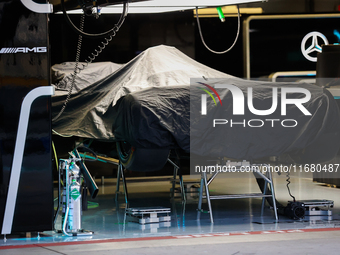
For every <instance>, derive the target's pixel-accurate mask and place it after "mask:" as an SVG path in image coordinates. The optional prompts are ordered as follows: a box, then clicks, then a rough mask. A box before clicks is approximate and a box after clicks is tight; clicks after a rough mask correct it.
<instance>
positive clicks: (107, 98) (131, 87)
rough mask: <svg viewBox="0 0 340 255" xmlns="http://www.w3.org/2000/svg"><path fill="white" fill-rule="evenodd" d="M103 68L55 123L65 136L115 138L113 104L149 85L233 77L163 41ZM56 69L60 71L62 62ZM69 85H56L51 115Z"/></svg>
mask: <svg viewBox="0 0 340 255" xmlns="http://www.w3.org/2000/svg"><path fill="white" fill-rule="evenodd" d="M104 65H105V64H104ZM106 65H111V64H110V63H107V64H106ZM57 67H58V68H57ZM66 67H67V68H66V71H63V73H67V72H68V73H70V72H71V70H72V68H70V67H69V65H67V66H66ZM102 68H103V67H101V68H97V69H96V70H94V75H95V76H96V77H97V78H96V81H95V82H94V83H91V84H89V85H81V86H79V89H75V90H74V93H72V96H71V99H70V100H69V102H68V104H67V107H66V110H65V112H64V113H63V114H62V115H61V117H59V118H58V119H57V120H56V121H54V122H53V123H52V125H53V129H54V130H55V131H56V132H58V133H59V134H62V135H66V136H69V135H71V136H72V135H74V136H80V137H86V138H95V139H103V140H110V139H111V140H112V139H114V135H113V132H112V125H113V122H114V118H113V117H112V116H113V113H114V112H113V109H112V107H113V106H114V105H115V104H116V102H117V101H118V99H119V98H121V97H122V96H125V95H127V94H129V93H132V92H135V91H139V90H143V89H146V88H149V87H164V86H177V85H189V84H190V78H192V77H202V76H204V77H207V78H210V77H211V78H216V77H218V78H222V77H231V76H230V75H228V74H224V73H222V72H219V71H217V70H214V69H212V68H209V67H207V66H205V65H202V64H200V63H198V62H196V61H194V60H193V59H191V58H189V57H188V56H186V55H185V54H183V53H182V52H180V51H179V50H177V49H176V48H174V47H169V46H164V45H161V46H157V47H153V48H149V49H147V50H146V51H144V52H142V53H141V54H139V55H138V56H137V57H135V58H134V59H133V60H131V61H130V62H129V63H127V64H125V65H122V67H121V68H119V69H118V70H116V71H113V72H112V73H111V74H109V75H106V72H104V71H101V70H102ZM54 70H57V71H58V72H59V73H60V66H56V67H55V68H54ZM84 72H85V73H84ZM87 72H88V73H91V72H90V71H87ZM88 73H86V69H85V70H84V71H82V72H80V73H79V74H78V77H77V80H79V83H81V82H80V81H83V80H88V78H89V76H91V75H88ZM54 76H58V77H59V76H60V75H58V74H55V75H54ZM98 78H100V79H98ZM69 86H70V83H67V84H66V86H64V87H63V88H62V89H56V95H55V96H54V97H53V98H52V118H53V117H54V116H56V115H57V114H58V113H59V111H60V109H61V108H62V105H63V103H64V101H65V99H66V96H67V91H66V90H67V89H68V88H69ZM77 86H78V85H77ZM65 89H66V90H65Z"/></svg>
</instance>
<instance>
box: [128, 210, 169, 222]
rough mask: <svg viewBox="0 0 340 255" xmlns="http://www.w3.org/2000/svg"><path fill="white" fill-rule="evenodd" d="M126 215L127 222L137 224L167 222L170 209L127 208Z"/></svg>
mask: <svg viewBox="0 0 340 255" xmlns="http://www.w3.org/2000/svg"><path fill="white" fill-rule="evenodd" d="M125 212H126V215H127V216H128V220H129V221H133V222H138V223H139V224H148V223H158V222H169V221H171V216H170V213H171V209H170V208H164V207H136V208H127V209H126V211H125Z"/></svg>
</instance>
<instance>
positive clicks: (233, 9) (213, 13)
mask: <svg viewBox="0 0 340 255" xmlns="http://www.w3.org/2000/svg"><path fill="white" fill-rule="evenodd" d="M221 9H222V12H223V14H224V15H225V16H237V6H236V5H230V6H224V7H222V8H221ZM261 13H263V9H262V8H261V7H256V8H240V14H261ZM198 16H199V17H200V18H211V17H219V14H218V11H217V10H216V8H203V9H199V10H198ZM194 17H196V10H194Z"/></svg>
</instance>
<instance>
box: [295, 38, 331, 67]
mask: <svg viewBox="0 0 340 255" xmlns="http://www.w3.org/2000/svg"><path fill="white" fill-rule="evenodd" d="M306 44H307V45H306ZM323 44H325V45H328V40H327V38H326V36H324V35H323V34H321V33H320V32H310V33H308V34H306V35H305V37H304V38H303V39H302V42H301V52H302V54H303V56H304V57H305V58H306V59H308V60H309V61H312V62H316V61H317V53H318V52H321V45H323ZM308 45H309V46H308Z"/></svg>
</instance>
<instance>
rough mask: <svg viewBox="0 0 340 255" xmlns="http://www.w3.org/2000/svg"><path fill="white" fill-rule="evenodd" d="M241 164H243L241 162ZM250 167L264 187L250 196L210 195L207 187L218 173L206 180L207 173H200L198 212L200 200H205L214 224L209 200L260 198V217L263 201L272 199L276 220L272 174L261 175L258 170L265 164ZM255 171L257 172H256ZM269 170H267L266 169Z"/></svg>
mask: <svg viewBox="0 0 340 255" xmlns="http://www.w3.org/2000/svg"><path fill="white" fill-rule="evenodd" d="M242 163H243V162H242ZM242 163H241V164H238V166H237V168H236V169H235V170H236V171H240V167H241V165H242ZM250 166H255V168H254V171H253V172H254V175H255V174H257V175H258V176H259V177H260V178H263V179H264V180H265V182H264V187H263V192H262V193H250V194H235V195H214V196H212V195H210V192H209V185H210V184H211V183H212V182H213V180H214V179H215V178H216V176H217V175H218V174H219V172H218V171H216V172H215V173H213V174H212V176H211V177H210V178H209V180H208V178H207V173H206V172H201V184H200V190H199V200H198V212H202V211H203V210H202V200H203V198H206V199H207V204H208V208H209V211H208V212H209V215H210V222H211V223H214V218H213V215H212V208H211V200H214V199H235V198H262V209H261V215H262V214H263V210H264V205H265V199H266V198H267V197H268V198H272V200H273V209H274V214H275V219H276V220H278V215H277V207H276V200H275V191H274V183H273V179H272V173H271V171H266V173H265V174H263V173H262V172H261V171H260V170H258V169H260V168H261V167H262V166H267V165H265V164H263V165H255V164H253V165H250ZM256 169H257V170H256ZM267 169H269V168H267ZM268 185H269V186H270V190H271V194H269V193H267V192H268ZM203 187H204V189H205V194H206V195H205V196H204V195H203ZM199 217H200V214H198V219H199Z"/></svg>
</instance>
